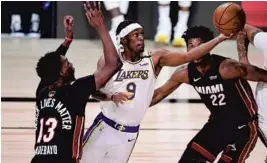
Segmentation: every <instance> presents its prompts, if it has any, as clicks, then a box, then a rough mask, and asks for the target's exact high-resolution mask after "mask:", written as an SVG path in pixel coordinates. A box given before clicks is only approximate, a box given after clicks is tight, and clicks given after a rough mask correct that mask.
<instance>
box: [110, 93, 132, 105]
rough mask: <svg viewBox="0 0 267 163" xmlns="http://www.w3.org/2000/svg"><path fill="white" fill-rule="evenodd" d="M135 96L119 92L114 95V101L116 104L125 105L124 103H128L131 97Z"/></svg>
mask: <svg viewBox="0 0 267 163" xmlns="http://www.w3.org/2000/svg"><path fill="white" fill-rule="evenodd" d="M132 95H133V94H132V93H129V92H117V93H115V94H114V95H113V97H112V101H113V102H114V103H115V104H116V105H119V104H124V102H126V101H128V99H129V97H131V96H132Z"/></svg>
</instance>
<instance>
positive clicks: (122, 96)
mask: <svg viewBox="0 0 267 163" xmlns="http://www.w3.org/2000/svg"><path fill="white" fill-rule="evenodd" d="M104 65H105V60H104V57H103V56H101V57H100V58H99V60H98V62H97V68H98V69H100V68H101V67H103V66H104ZM131 96H132V94H131V93H128V92H117V93H115V94H114V95H109V94H104V93H102V92H100V91H97V92H96V93H95V94H94V95H93V97H94V98H96V99H98V100H100V101H113V102H115V103H116V104H117V105H118V104H119V103H121V104H123V103H124V102H125V101H127V100H128V98H129V97H131Z"/></svg>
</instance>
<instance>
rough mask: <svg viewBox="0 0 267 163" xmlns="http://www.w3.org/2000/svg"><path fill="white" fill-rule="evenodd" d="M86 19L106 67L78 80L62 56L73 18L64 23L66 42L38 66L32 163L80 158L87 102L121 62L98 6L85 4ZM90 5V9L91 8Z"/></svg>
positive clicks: (70, 162) (68, 161)
mask: <svg viewBox="0 0 267 163" xmlns="http://www.w3.org/2000/svg"><path fill="white" fill-rule="evenodd" d="M86 4H87V5H85V10H86V16H87V19H88V21H89V23H90V24H91V25H92V26H93V27H94V28H95V29H96V30H97V32H98V34H99V36H100V38H101V41H102V43H103V47H104V58H105V65H104V66H103V67H101V68H100V69H97V71H96V72H95V73H94V74H93V75H88V76H84V77H82V78H79V79H75V77H74V68H73V66H72V63H70V62H69V61H68V59H67V58H66V57H65V54H66V52H67V50H68V47H69V45H70V43H71V41H72V38H73V33H72V31H73V29H72V28H73V18H72V16H67V17H65V19H64V24H65V28H66V31H67V33H66V39H65V41H64V43H63V44H62V45H60V47H59V48H58V49H57V50H56V51H54V52H49V53H47V54H46V55H45V56H43V57H41V59H40V60H39V61H38V63H37V68H36V71H37V74H38V76H39V77H40V78H41V82H40V84H39V87H38V89H37V91H36V96H37V97H36V107H37V108H36V121H35V122H36V134H35V138H36V140H35V156H34V158H33V159H32V161H31V162H32V163H77V162H79V160H80V157H81V155H82V144H81V142H82V136H83V130H84V119H85V106H86V103H87V99H88V98H89V96H90V95H91V94H93V93H94V92H95V91H96V90H98V89H99V88H100V87H102V86H103V85H104V84H105V83H106V82H107V81H108V79H109V78H110V77H111V76H112V75H113V74H114V72H115V71H116V69H117V68H118V66H119V65H120V62H119V60H118V58H117V52H116V49H115V47H114V45H113V44H110V42H111V38H110V36H109V33H108V30H107V29H106V27H105V25H104V20H103V16H102V13H101V10H100V3H98V5H97V4H96V2H94V3H92V4H94V5H93V6H94V8H91V7H90V4H89V3H88V2H87V3H86ZM92 4H91V5H92Z"/></svg>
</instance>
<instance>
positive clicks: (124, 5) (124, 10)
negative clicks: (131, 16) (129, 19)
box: [120, 1, 129, 15]
mask: <svg viewBox="0 0 267 163" xmlns="http://www.w3.org/2000/svg"><path fill="white" fill-rule="evenodd" d="M128 8H129V1H120V12H121V13H122V14H123V15H126V14H127V12H128Z"/></svg>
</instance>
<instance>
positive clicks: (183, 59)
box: [160, 36, 223, 66]
mask: <svg viewBox="0 0 267 163" xmlns="http://www.w3.org/2000/svg"><path fill="white" fill-rule="evenodd" d="M222 41H223V39H221V37H219V36H218V37H216V38H214V39H213V40H211V41H209V42H207V43H204V44H202V45H200V46H198V47H195V48H194V49H192V50H190V51H189V52H180V51H179V52H175V51H174V52H167V54H166V55H163V56H162V59H161V60H160V62H161V63H160V64H161V65H162V66H179V65H182V64H185V63H188V62H192V61H194V60H196V59H199V58H201V57H202V56H204V55H206V54H207V53H209V52H210V51H211V50H212V49H213V48H214V47H215V46H216V45H218V44H219V43H220V42H222Z"/></svg>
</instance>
